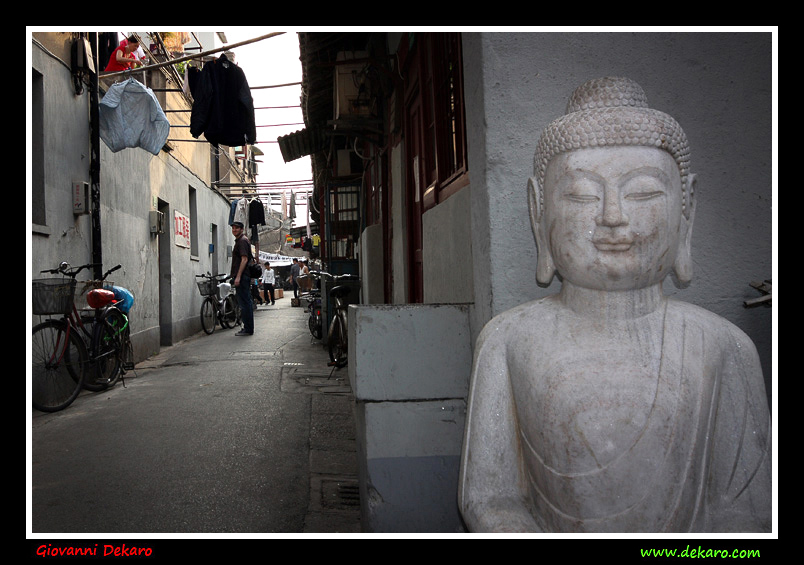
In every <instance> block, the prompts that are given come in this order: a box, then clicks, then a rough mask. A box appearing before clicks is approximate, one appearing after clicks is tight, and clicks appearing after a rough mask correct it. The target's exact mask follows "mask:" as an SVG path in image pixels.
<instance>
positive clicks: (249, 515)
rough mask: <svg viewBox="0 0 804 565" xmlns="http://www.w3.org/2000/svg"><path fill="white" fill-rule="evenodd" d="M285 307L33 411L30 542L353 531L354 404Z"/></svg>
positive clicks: (343, 377) (298, 313)
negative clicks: (63, 403) (251, 329)
mask: <svg viewBox="0 0 804 565" xmlns="http://www.w3.org/2000/svg"><path fill="white" fill-rule="evenodd" d="M307 315H308V314H307V313H306V312H305V311H304V308H303V307H291V305H290V298H289V297H288V294H287V293H286V294H285V297H284V298H282V299H279V300H277V301H276V305H275V306H260V307H259V308H258V309H257V311H256V312H255V316H254V322H255V324H254V325H255V333H254V335H253V336H247V337H241V336H236V335H235V332H236V331H238V328H235V329H228V330H224V329H221V328H220V326H218V327H217V328H216V330H215V332H214V333H213V334H212V335H206V334H204V333H203V332H200V333H199V334H197V335H194V336H192V337H190V338H188V339H186V340H184V341H182V342H181V343H178V344H176V345H173V346H171V347H167V348H163V349H162V350H161V352H160V353H159V354H157V355H155V356H153V357H151V358H149V359H147V360H146V361H143V362H141V363H139V364H137V366H136V367H135V369H134V370H133V371H129V372H128V373H127V374H126V376H125V386H123V383H120V382H118V384H117V385H116V386H115V387H113V388H112V389H110V390H107V391H104V392H100V393H88V392H84V393H82V395H81V396H79V398H78V399H77V400H76V401H75V402H74V403H73V404H72V405H71V406H69V407H68V408H67V409H65V410H63V411H61V412H57V413H54V414H44V413H41V412H37V411H34V412H33V417H32V423H33V426H32V432H31V433H32V435H31V442H30V443H31V450H32V453H31V466H30V469H31V470H30V473H31V481H32V488H31V502H30V513H31V528H32V533H33V534H34V535H39V534H44V535H51V534H52V535H54V536H55V535H70V534H78V535H82V534H92V535H98V536H105V535H110V536H114V537H119V536H120V534H126V535H130V534H137V535H142V536H147V535H148V534H149V533H154V534H159V533H163V534H164V533H171V534H184V533H215V534H253V535H260V534H282V533H285V534H316V533H325V534H332V533H358V532H360V509H359V500H358V488H357V459H356V448H355V424H354V414H353V411H352V404H353V403H352V394H351V389H350V387H349V380H348V376H347V370H346V369H345V368H344V369H340V370H334V371H333V369H332V368H330V367H328V366H327V362H328V360H329V358H328V355H327V352H326V350H325V348H324V347H323V346H322V344H321V342H320V341H316V340H313V339H312V338H311V335H310V332H309V331H308V329H307Z"/></svg>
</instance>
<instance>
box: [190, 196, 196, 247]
mask: <svg viewBox="0 0 804 565" xmlns="http://www.w3.org/2000/svg"><path fill="white" fill-rule="evenodd" d="M190 255H192V256H194V257H195V256H198V204H197V202H196V191H195V189H194V188H193V187H192V186H191V187H190Z"/></svg>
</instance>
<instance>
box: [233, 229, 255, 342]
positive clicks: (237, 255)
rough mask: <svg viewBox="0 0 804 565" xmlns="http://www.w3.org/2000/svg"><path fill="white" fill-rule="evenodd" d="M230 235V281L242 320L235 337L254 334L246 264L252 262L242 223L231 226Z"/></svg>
mask: <svg viewBox="0 0 804 565" xmlns="http://www.w3.org/2000/svg"><path fill="white" fill-rule="evenodd" d="M232 235H233V236H234V238H235V244H234V247H233V249H232V271H231V275H232V279H233V281H234V283H233V284H234V286H235V293H236V295H237V302H238V304H239V305H240V311H241V316H242V320H243V329H241V330H240V331H239V332H237V333H236V334H235V335H253V334H254V306H253V303H252V301H251V277H250V276H249V273H248V268H247V267H248V264H249V263H250V262H251V260H252V255H251V242H249V240H248V238H247V237H246V236H245V234H244V233H243V223H242V222H234V223H233V224H232Z"/></svg>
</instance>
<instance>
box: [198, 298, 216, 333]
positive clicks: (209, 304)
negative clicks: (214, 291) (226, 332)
mask: <svg viewBox="0 0 804 565" xmlns="http://www.w3.org/2000/svg"><path fill="white" fill-rule="evenodd" d="M216 317H217V308H216V306H215V299H214V298H212V297H210V296H207V297H206V298H205V299H204V302H203V303H202V304H201V327H202V328H203V329H204V332H205V333H206V334H207V335H209V334H211V333H212V332H214V331H215V318H216Z"/></svg>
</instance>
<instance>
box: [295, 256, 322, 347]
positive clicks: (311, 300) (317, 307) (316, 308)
mask: <svg viewBox="0 0 804 565" xmlns="http://www.w3.org/2000/svg"><path fill="white" fill-rule="evenodd" d="M316 276H318V279H319V280H320V278H321V276H320V274H319V273H318V271H310V274H309V275H299V278H300V279H303V278H305V277H310V278H311V279H312V278H314V277H316ZM299 298H300V299H303V300H306V301H307V311H308V312H309V313H310V316H308V318H307V327H308V328H309V330H310V334H312V336H313V338H315V339H321V336H322V325H323V324H322V322H321V289H320V288H310V290H308V291H307V292H306V293H304V294H301V295H300V296H299Z"/></svg>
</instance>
